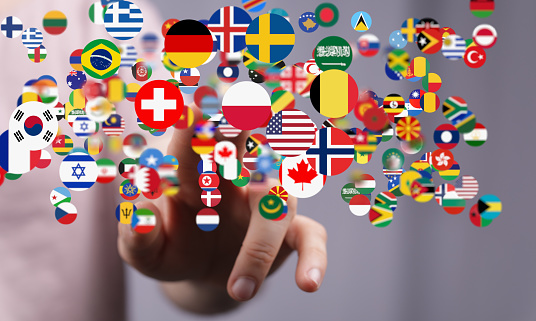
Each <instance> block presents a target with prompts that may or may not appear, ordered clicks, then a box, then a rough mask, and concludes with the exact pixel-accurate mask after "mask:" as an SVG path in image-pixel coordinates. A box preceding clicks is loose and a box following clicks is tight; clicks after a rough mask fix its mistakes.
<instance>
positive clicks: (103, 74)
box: [81, 39, 121, 79]
mask: <svg viewBox="0 0 536 321" xmlns="http://www.w3.org/2000/svg"><path fill="white" fill-rule="evenodd" d="M81 58H82V59H81V60H82V67H83V68H84V71H85V72H86V74H88V75H90V76H91V77H93V78H96V79H106V78H108V77H110V76H113V75H114V74H115V73H116V72H117V70H118V69H119V65H120V64H121V54H120V52H119V49H118V48H117V46H116V45H114V44H113V43H112V42H111V41H109V40H106V39H95V40H93V41H91V42H90V43H88V44H87V45H86V47H85V48H84V50H83V51H82V56H81Z"/></svg>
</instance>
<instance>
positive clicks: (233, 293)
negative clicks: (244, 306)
mask: <svg viewBox="0 0 536 321" xmlns="http://www.w3.org/2000/svg"><path fill="white" fill-rule="evenodd" d="M256 289H257V281H256V280H255V279H254V278H251V277H245V276H241V277H238V278H236V280H234V281H233V282H229V284H228V286H227V292H228V293H229V296H230V297H231V298H233V300H235V301H239V302H244V301H248V300H251V299H252V298H253V297H254V296H255V294H256Z"/></svg>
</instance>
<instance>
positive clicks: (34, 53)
mask: <svg viewBox="0 0 536 321" xmlns="http://www.w3.org/2000/svg"><path fill="white" fill-rule="evenodd" d="M46 57H47V49H46V48H45V46H43V45H39V46H38V47H37V48H33V49H28V59H30V60H31V61H33V62H35V63H39V62H42V61H43V60H45V58H46ZM74 89H77V88H74Z"/></svg>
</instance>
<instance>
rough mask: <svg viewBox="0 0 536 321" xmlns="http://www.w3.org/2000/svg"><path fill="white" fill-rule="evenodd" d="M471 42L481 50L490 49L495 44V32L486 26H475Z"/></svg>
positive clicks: (489, 26)
mask: <svg viewBox="0 0 536 321" xmlns="http://www.w3.org/2000/svg"><path fill="white" fill-rule="evenodd" d="M473 41H474V42H475V44H477V45H479V46H480V47H482V48H483V49H488V48H491V47H493V46H494V45H495V42H497V30H495V28H493V26H491V25H488V24H484V25H479V26H476V28H475V30H473Z"/></svg>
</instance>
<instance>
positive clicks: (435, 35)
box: [417, 29, 443, 54]
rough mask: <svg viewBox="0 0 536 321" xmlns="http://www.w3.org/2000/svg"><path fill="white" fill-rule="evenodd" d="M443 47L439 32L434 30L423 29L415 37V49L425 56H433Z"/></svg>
mask: <svg viewBox="0 0 536 321" xmlns="http://www.w3.org/2000/svg"><path fill="white" fill-rule="evenodd" d="M442 46H443V37H442V35H441V32H439V30H436V29H424V30H423V31H422V32H421V33H420V34H419V36H417V47H419V49H420V50H421V51H422V52H423V53H425V54H435V53H436V52H439V50H441V47H442Z"/></svg>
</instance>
